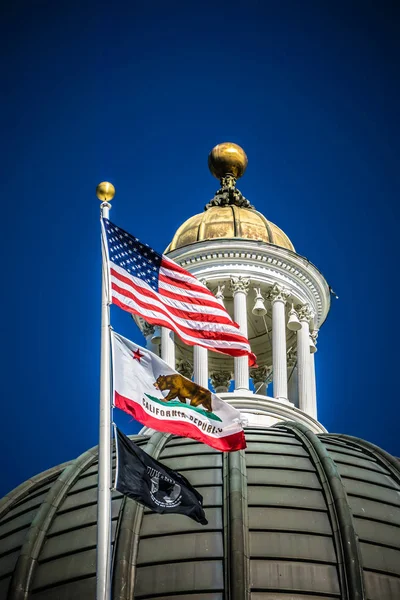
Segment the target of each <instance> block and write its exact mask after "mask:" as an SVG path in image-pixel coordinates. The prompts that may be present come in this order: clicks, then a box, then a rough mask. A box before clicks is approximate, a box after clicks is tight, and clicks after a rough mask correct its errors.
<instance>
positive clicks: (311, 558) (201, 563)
mask: <svg viewBox="0 0 400 600" xmlns="http://www.w3.org/2000/svg"><path fill="white" fill-rule="evenodd" d="M209 166H210V170H211V172H212V173H213V174H214V175H215V176H216V177H217V178H218V179H220V182H221V187H220V188H219V190H218V191H217V192H216V194H215V195H214V197H213V198H212V200H210V201H209V202H208V203H207V205H206V209H205V211H204V212H203V213H200V214H198V215H195V216H194V217H192V218H191V219H189V220H188V221H186V222H185V223H184V224H183V225H182V226H181V227H180V228H179V229H178V230H177V232H176V233H175V235H174V237H173V239H172V241H171V244H170V245H169V246H168V248H167V250H166V252H167V253H168V256H169V257H170V258H172V259H173V260H175V261H177V262H178V263H179V264H180V265H181V266H183V267H184V268H186V269H188V270H189V271H191V272H192V273H193V274H195V275H196V276H197V277H198V278H199V279H201V280H202V281H203V282H204V283H205V284H206V285H207V286H208V287H209V289H210V290H212V291H213V292H214V293H215V294H216V295H217V296H218V297H219V298H220V299H221V300H222V301H223V302H224V304H225V306H226V308H227V310H228V311H229V312H230V314H231V315H232V316H233V317H234V318H235V320H236V321H237V322H238V323H239V325H240V326H241V329H242V331H243V332H245V333H246V334H247V335H248V337H249V340H250V342H251V346H252V350H253V351H254V352H255V353H256V354H257V356H258V365H257V367H256V368H254V369H250V370H249V367H248V362H247V359H246V358H242V357H239V358H236V359H231V358H229V357H226V356H224V355H217V354H216V353H211V352H207V351H206V350H204V349H203V348H199V347H194V348H193V347H188V346H185V345H184V344H183V343H182V342H181V341H180V340H177V339H174V337H173V335H172V334H171V332H169V331H168V330H160V329H159V328H157V327H153V326H151V325H149V324H148V323H145V322H144V321H142V320H141V319H139V318H138V319H137V320H136V322H137V324H138V325H139V327H140V328H141V330H142V332H143V335H144V338H145V340H146V342H145V343H146V347H147V348H148V349H149V350H151V351H154V352H156V353H158V354H160V355H161V356H162V357H163V358H164V360H166V362H168V363H169V364H170V365H171V366H173V367H174V368H176V369H177V370H178V371H180V372H181V373H182V374H183V375H185V376H187V377H193V379H194V380H195V381H196V382H197V383H199V384H201V385H203V386H207V387H208V386H210V387H211V388H212V389H213V390H215V391H216V392H217V393H218V394H219V395H220V396H221V398H223V399H224V400H225V401H227V402H230V403H231V404H232V405H233V406H235V407H236V408H238V409H239V410H240V411H241V413H242V415H243V419H244V421H245V422H246V423H247V425H246V427H245V433H246V440H247V449H246V450H245V451H239V452H232V453H221V452H218V451H216V450H214V449H212V448H210V447H209V446H206V445H204V444H201V443H199V442H197V441H195V440H191V439H188V438H179V437H177V436H173V435H169V434H162V433H159V432H154V431H151V430H148V429H146V428H143V429H142V431H141V432H140V433H139V435H137V436H131V438H132V439H133V440H134V441H135V442H136V443H137V444H139V445H140V446H141V447H142V448H143V449H144V450H145V451H146V452H148V453H149V454H151V455H152V456H154V457H155V458H156V459H158V460H161V461H162V462H163V463H164V464H166V465H167V466H169V467H171V468H173V469H175V470H177V471H179V472H181V473H182V474H183V475H184V476H185V477H187V479H188V480H189V481H190V482H191V483H192V485H194V486H195V487H196V488H197V489H198V491H199V492H200V493H201V494H202V495H203V497H204V508H205V512H206V517H207V519H208V525H207V526H202V525H200V524H197V523H195V522H194V521H192V520H191V519H188V518H187V517H185V516H182V515H159V514H154V513H152V512H151V511H150V510H148V509H145V508H143V507H141V506H139V505H138V504H137V503H135V502H134V501H133V500H130V499H129V498H126V497H122V496H121V494H119V493H117V492H113V496H112V543H113V570H112V598H113V600H133V599H138V600H139V599H140V600H146V599H147V600H150V599H151V600H153V599H154V600H334V599H343V600H398V599H399V598H400V467H399V461H398V460H397V459H396V458H394V457H392V456H390V455H389V454H388V453H386V452H385V451H384V450H382V449H380V448H378V447H377V446H374V445H373V444H371V443H369V442H367V441H364V440H361V439H358V438H356V437H352V436H347V435H340V434H331V433H328V432H327V431H326V429H325V428H324V426H323V424H322V423H320V422H319V421H318V415H317V389H316V383H315V368H316V362H317V360H316V356H315V355H316V353H317V338H318V335H319V333H320V331H321V328H322V326H323V323H324V321H325V319H326V316H327V314H328V312H329V307H330V290H329V286H328V285H327V283H326V281H325V279H324V277H323V275H322V274H321V273H320V271H319V270H318V269H317V268H316V267H315V266H314V265H313V264H312V263H310V262H309V261H308V260H307V259H305V258H304V257H302V256H301V255H299V254H297V253H296V252H295V250H294V247H293V245H292V243H291V241H290V240H289V238H288V237H287V236H286V235H285V233H284V232H283V231H282V230H281V229H279V228H278V227H277V226H276V225H273V224H272V223H270V222H269V221H268V220H267V219H266V218H265V217H264V216H263V215H261V214H260V213H259V212H257V211H256V210H255V209H254V208H253V207H252V205H251V204H250V202H249V201H248V200H246V199H245V198H244V196H243V195H242V194H241V192H240V191H239V190H238V189H237V187H236V183H237V180H238V179H239V177H241V176H242V175H243V173H244V170H245V168H246V166H247V157H246V155H245V153H244V151H243V150H242V149H241V148H240V147H239V146H237V145H235V144H231V143H226V144H220V145H218V146H216V147H215V148H214V149H213V151H212V152H211V154H210V157H209ZM322 334H323V332H321V335H322ZM113 466H114V468H115V455H113ZM97 468H98V455H97V448H96V447H95V448H92V449H90V450H88V451H87V452H85V453H84V454H82V455H81V456H79V457H77V458H75V459H73V460H71V461H70V462H68V463H65V464H62V465H58V466H56V467H53V468H52V469H49V470H48V471H45V472H44V473H40V474H38V475H36V476H34V477H32V478H30V479H29V480H27V481H26V482H24V483H22V484H21V485H20V486H19V487H17V488H16V489H15V490H13V491H11V492H10V493H9V494H7V495H6V496H5V497H4V498H3V499H2V500H1V501H0V600H17V599H18V600H22V599H24V600H28V599H33V600H72V599H73V600H76V599H78V598H79V599H82V600H94V599H95V588H96V509H97Z"/></svg>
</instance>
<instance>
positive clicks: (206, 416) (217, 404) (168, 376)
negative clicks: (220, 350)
mask: <svg viewBox="0 0 400 600" xmlns="http://www.w3.org/2000/svg"><path fill="white" fill-rule="evenodd" d="M111 340H112V353H113V386H114V404H115V406H116V407H117V408H120V409H121V410H123V411H125V412H126V413H128V414H130V415H132V416H133V417H134V419H136V420H137V421H139V422H140V423H143V425H146V426H147V427H150V428H151V429H156V430H157V431H164V432H166V433H172V434H174V435H181V436H183V437H190V438H193V439H195V440H199V441H200V442H204V444H208V445H209V446H211V447H212V448H215V449H216V450H222V451H223V452H230V451H232V450H241V449H242V448H246V440H245V437H244V432H243V427H242V425H241V420H240V413H239V411H238V410H236V408H233V406H231V405H230V404H228V403H226V402H224V401H223V400H221V398H218V396H216V395H215V394H213V393H212V392H210V390H208V389H206V388H203V387H201V386H200V385H198V384H197V383H194V382H193V381H191V380H190V379H187V378H186V377H183V375H181V374H180V373H178V372H177V371H174V369H172V368H171V367H170V366H168V365H167V363H165V362H164V361H163V360H161V358H159V357H158V356H156V355H155V354H153V353H152V352H149V351H148V350H146V349H145V348H142V347H141V346H137V345H136V344H134V343H133V342H131V341H130V340H127V339H126V338H124V337H122V336H121V335H119V334H118V333H115V332H112V333H111Z"/></svg>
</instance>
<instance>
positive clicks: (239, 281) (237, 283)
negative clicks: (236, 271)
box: [231, 275, 250, 295]
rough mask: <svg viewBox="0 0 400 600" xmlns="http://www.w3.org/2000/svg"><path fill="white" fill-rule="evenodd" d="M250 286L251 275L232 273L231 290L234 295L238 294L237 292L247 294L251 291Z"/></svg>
mask: <svg viewBox="0 0 400 600" xmlns="http://www.w3.org/2000/svg"><path fill="white" fill-rule="evenodd" d="M249 287H250V278H249V277H242V276H241V275H238V276H234V275H232V276H231V290H232V292H233V294H234V295H235V294H236V292H244V293H245V294H247V293H248V291H249Z"/></svg>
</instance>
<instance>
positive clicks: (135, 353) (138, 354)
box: [132, 348, 144, 362]
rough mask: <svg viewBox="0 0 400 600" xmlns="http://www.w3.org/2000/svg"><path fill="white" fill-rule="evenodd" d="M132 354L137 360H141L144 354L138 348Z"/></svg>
mask: <svg viewBox="0 0 400 600" xmlns="http://www.w3.org/2000/svg"><path fill="white" fill-rule="evenodd" d="M132 356H133V358H134V359H135V360H138V361H139V362H140V359H141V358H143V356H144V354H142V353H141V352H140V350H139V348H138V349H137V350H135V352H132Z"/></svg>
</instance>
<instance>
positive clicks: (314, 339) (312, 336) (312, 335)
mask: <svg viewBox="0 0 400 600" xmlns="http://www.w3.org/2000/svg"><path fill="white" fill-rule="evenodd" d="M318 334H319V329H314V331H311V333H310V336H311V339H312V341H313V342H314V344H315V345H317V338H318Z"/></svg>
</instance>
